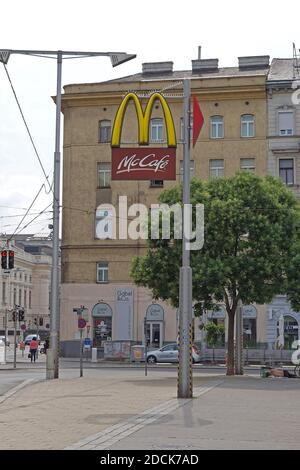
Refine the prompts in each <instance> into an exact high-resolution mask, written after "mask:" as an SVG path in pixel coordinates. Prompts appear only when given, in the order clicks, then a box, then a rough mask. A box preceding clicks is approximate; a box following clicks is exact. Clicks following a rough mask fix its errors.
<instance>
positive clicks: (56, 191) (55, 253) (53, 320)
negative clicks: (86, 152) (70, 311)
mask: <svg viewBox="0 0 300 470" xmlns="http://www.w3.org/2000/svg"><path fill="white" fill-rule="evenodd" d="M61 72H62V51H58V52H57V87H56V88H57V89H56V129H55V152H54V185H53V242H52V243H53V248H52V271H51V312H50V351H49V354H48V358H49V360H48V361H47V371H46V378H47V379H58V375H59V368H58V367H59V364H58V348H59V209H60V208H59V196H60V115H61Z"/></svg>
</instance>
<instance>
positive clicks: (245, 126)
mask: <svg viewBox="0 0 300 470" xmlns="http://www.w3.org/2000/svg"><path fill="white" fill-rule="evenodd" d="M254 134H255V131H254V116H253V114H244V115H243V116H242V117H241V137H254Z"/></svg>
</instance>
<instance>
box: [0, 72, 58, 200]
mask: <svg viewBox="0 0 300 470" xmlns="http://www.w3.org/2000/svg"><path fill="white" fill-rule="evenodd" d="M3 67H4V70H5V73H6V75H7V78H8V81H9V83H10V86H11V89H12V92H13V95H14V97H15V100H16V103H17V106H18V108H19V111H20V113H21V116H22V120H23V122H24V124H25V127H26V130H27V133H28V136H29V139H30V141H31V144H32V146H33V149H34V152H35V155H36V157H37V159H38V161H39V164H40V167H41V169H42V171H43V173H44V176H45V178H46V181H47V183H48V185H49V192H47V191H46V189H45V191H46V193H47V194H49V193H50V192H51V191H52V192H53V189H52V186H53V183H52V184H50V182H49V175H48V176H47V174H46V171H45V168H44V165H43V163H42V160H41V158H40V156H39V153H38V151H37V148H36V145H35V143H34V140H33V137H32V135H31V132H30V130H29V127H28V124H27V122H26V119H25V116H24V113H23V111H22V108H21V105H20V102H19V100H18V97H17V94H16V91H15V89H14V86H13V83H12V81H11V78H10V75H9V73H8V70H7V67H6V65H5V64H4V63H3Z"/></svg>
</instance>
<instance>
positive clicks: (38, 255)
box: [0, 235, 52, 337]
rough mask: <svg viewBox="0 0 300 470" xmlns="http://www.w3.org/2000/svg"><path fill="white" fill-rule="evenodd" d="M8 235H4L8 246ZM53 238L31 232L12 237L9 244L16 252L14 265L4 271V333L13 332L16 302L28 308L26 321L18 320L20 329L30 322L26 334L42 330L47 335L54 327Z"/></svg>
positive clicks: (0, 311)
mask: <svg viewBox="0 0 300 470" xmlns="http://www.w3.org/2000/svg"><path fill="white" fill-rule="evenodd" d="M6 239H7V238H2V239H1V245H2V246H4V245H5V243H6ZM51 243H52V242H51V240H47V239H37V238H34V237H33V236H31V235H17V236H16V237H15V238H13V239H12V240H10V242H9V247H10V249H11V250H13V251H14V253H15V262H14V269H12V270H10V271H7V272H6V271H4V270H1V272H0V276H1V277H0V284H1V289H0V332H1V333H0V334H1V335H3V334H5V328H7V330H8V334H9V335H13V330H14V322H13V320H12V310H13V309H14V307H15V306H16V305H18V306H20V307H22V308H23V309H24V312H25V316H24V321H21V322H19V321H17V324H16V326H17V332H18V334H20V332H21V329H20V326H21V324H23V325H26V330H25V334H27V333H34V332H37V331H38V332H39V334H40V336H41V337H44V336H45V335H47V334H48V332H49V327H50V317H49V313H50V309H49V307H50V305H49V299H50V294H49V293H50V283H51V265H52V260H51V256H50V252H51Z"/></svg>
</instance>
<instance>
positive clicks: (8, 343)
mask: <svg viewBox="0 0 300 470" xmlns="http://www.w3.org/2000/svg"><path fill="white" fill-rule="evenodd" d="M0 341H3V343H5V336H0ZM6 346H10V341H9V339H8V338H6Z"/></svg>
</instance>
